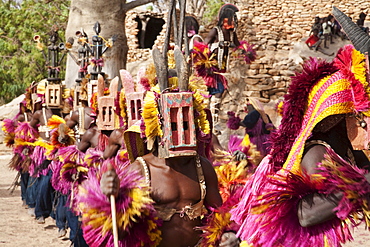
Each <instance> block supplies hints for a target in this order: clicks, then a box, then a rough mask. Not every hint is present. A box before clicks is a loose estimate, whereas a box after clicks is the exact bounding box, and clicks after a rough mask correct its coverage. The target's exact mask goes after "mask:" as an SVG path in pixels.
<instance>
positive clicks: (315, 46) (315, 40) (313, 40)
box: [305, 29, 334, 56]
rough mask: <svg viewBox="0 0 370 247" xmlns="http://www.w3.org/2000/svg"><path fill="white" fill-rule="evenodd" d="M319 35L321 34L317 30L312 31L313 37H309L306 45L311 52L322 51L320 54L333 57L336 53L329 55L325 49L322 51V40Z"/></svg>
mask: <svg viewBox="0 0 370 247" xmlns="http://www.w3.org/2000/svg"><path fill="white" fill-rule="evenodd" d="M318 33H319V31H318V30H317V29H314V30H313V31H312V35H311V36H310V37H308V39H307V40H306V42H305V43H306V45H307V46H308V47H309V48H310V49H311V50H315V51H320V52H322V53H323V54H325V55H327V56H333V55H334V53H327V52H326V51H325V50H324V49H322V48H321V47H320V44H321V42H322V39H320V38H319V36H318Z"/></svg>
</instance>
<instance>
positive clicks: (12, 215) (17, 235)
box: [0, 152, 370, 247]
mask: <svg viewBox="0 0 370 247" xmlns="http://www.w3.org/2000/svg"><path fill="white" fill-rule="evenodd" d="M10 158H11V153H5V154H4V152H2V154H1V155H0V219H1V221H0V246H1V247H36V246H37V247H39V246H42V247H59V246H60V247H69V246H70V241H69V239H68V236H69V232H68V233H67V235H66V237H64V238H62V239H60V238H58V237H57V231H58V228H57V227H56V225H55V222H54V220H53V219H51V218H50V217H49V218H47V219H46V221H45V224H37V222H36V221H35V220H34V219H33V218H32V217H31V216H30V215H28V213H27V209H24V208H23V207H22V201H21V197H20V187H17V189H16V190H15V191H14V193H13V194H10V192H9V190H8V188H9V187H10V185H11V184H12V182H13V180H14V178H15V176H16V175H17V173H16V172H15V171H11V170H9V169H8V166H7V164H8V162H9V159H10ZM353 236H354V239H355V241H353V242H350V243H347V244H345V245H344V247H360V246H361V247H362V246H370V232H369V231H367V230H365V228H364V226H363V225H361V226H359V227H358V228H357V229H355V232H354V235H353ZM174 247H175V246H174Z"/></svg>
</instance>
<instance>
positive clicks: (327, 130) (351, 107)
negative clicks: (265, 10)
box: [231, 7, 370, 247]
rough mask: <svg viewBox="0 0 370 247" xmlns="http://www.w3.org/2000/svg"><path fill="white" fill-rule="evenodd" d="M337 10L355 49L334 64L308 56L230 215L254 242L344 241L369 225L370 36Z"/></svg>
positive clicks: (340, 54)
mask: <svg viewBox="0 0 370 247" xmlns="http://www.w3.org/2000/svg"><path fill="white" fill-rule="evenodd" d="M333 14H334V16H335V18H336V19H337V20H338V22H339V23H340V24H341V25H342V27H343V29H344V30H345V31H346V32H347V35H348V36H349V38H350V39H351V37H352V38H353V37H354V38H353V39H351V40H352V42H353V44H354V46H353V45H346V46H344V47H343V48H341V49H340V50H339V51H338V54H337V56H336V57H335V59H334V61H333V62H326V61H323V60H318V59H316V58H311V59H309V60H307V61H306V63H305V64H304V65H303V70H302V72H301V73H297V74H296V75H295V76H294V77H293V78H292V83H291V85H290V87H289V90H288V93H287V94H286V96H285V100H284V103H283V117H282V121H281V125H280V126H279V129H278V130H277V132H276V133H275V134H274V135H273V137H272V146H271V151H270V153H269V155H268V156H266V157H265V158H264V160H263V161H262V162H261V164H260V165H259V167H258V168H257V170H256V173H255V174H254V175H253V176H252V178H251V180H250V181H249V182H248V183H247V184H246V186H245V187H244V194H243V196H242V200H241V201H240V202H239V204H238V206H237V207H236V208H235V209H233V210H232V212H231V213H232V217H231V218H232V219H233V220H235V221H236V222H237V223H239V224H240V225H241V227H240V229H239V231H238V234H237V235H238V236H239V237H240V238H241V239H242V240H246V241H247V242H248V243H249V244H252V245H253V246H277V245H278V246H307V247H308V246H341V244H342V243H345V242H346V241H350V240H351V239H352V236H351V231H350V229H351V228H352V227H355V226H357V225H358V224H359V223H360V222H365V223H366V224H368V222H369V221H368V220H367V219H368V217H369V210H368V208H369V203H370V201H369V199H368V198H369V193H370V183H369V182H370V175H369V172H368V170H367V169H369V164H370V162H369V160H368V158H367V157H366V155H365V154H364V152H363V151H361V150H363V149H369V146H368V143H369V142H368V137H369V135H368V127H367V123H368V122H369V121H368V117H369V116H370V94H369V81H368V80H367V76H368V75H367V70H366V63H365V56H364V53H365V52H367V49H368V47H369V46H366V45H364V44H365V43H366V42H369V40H370V39H369V37H368V36H367V37H365V38H364V37H362V38H361V37H360V38H359V37H358V35H359V34H360V32H361V33H363V31H362V30H361V29H360V28H358V27H357V29H356V27H354V26H353V25H351V24H354V23H353V22H352V21H351V20H350V19H349V18H348V17H346V16H345V15H344V14H343V13H342V12H340V11H339V10H338V9H337V8H335V7H334V9H333ZM354 25H355V24H354ZM358 138H360V139H361V141H358ZM358 144H361V145H358Z"/></svg>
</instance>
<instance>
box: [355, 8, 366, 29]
mask: <svg viewBox="0 0 370 247" xmlns="http://www.w3.org/2000/svg"><path fill="white" fill-rule="evenodd" d="M366 16H367V15H366V14H365V13H364V12H361V14H360V15H359V19H358V20H357V21H356V24H357V25H358V26H359V27H360V28H361V29H362V30H364V32H365V33H369V28H368V27H365V19H366Z"/></svg>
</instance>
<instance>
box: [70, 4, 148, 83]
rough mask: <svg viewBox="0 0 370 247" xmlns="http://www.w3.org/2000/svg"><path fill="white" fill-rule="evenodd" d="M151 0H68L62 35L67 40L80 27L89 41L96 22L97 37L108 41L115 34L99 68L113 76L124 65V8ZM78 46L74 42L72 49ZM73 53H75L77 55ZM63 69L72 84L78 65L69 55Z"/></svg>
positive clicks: (124, 66) (128, 8)
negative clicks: (67, 17) (67, 12)
mask: <svg viewBox="0 0 370 247" xmlns="http://www.w3.org/2000/svg"><path fill="white" fill-rule="evenodd" d="M152 1H153V0H136V1H133V2H129V3H126V1H125V0H94V1H92V0H71V7H70V12H69V19H68V25H67V29H66V35H65V37H66V39H68V37H75V34H76V32H77V31H80V30H81V28H83V30H84V31H85V33H86V34H87V35H88V38H89V41H90V42H91V38H92V36H93V35H95V32H94V30H93V26H94V24H95V23H96V22H97V21H98V22H99V23H100V25H101V33H100V36H102V37H103V38H104V39H106V40H107V39H109V38H111V37H112V36H113V35H115V36H116V41H115V43H114V44H113V47H111V48H109V49H108V50H107V51H106V52H105V53H104V67H103V69H102V71H103V72H105V73H106V74H108V76H109V78H111V79H112V78H114V77H115V76H118V75H119V70H120V69H125V68H126V61H127V53H128V45H127V37H126V30H125V20H126V13H127V11H128V10H130V9H132V8H135V7H137V6H140V5H143V4H146V3H149V2H152ZM77 48H78V45H77V42H75V43H74V46H73V49H72V50H73V51H77ZM75 55H76V56H77V54H75ZM66 68H67V71H66V78H65V81H66V85H67V87H73V86H74V84H75V80H76V78H77V76H78V70H79V67H78V65H77V64H76V63H75V61H74V60H73V59H72V58H71V57H70V56H68V58H67V66H66ZM89 72H90V69H89Z"/></svg>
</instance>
